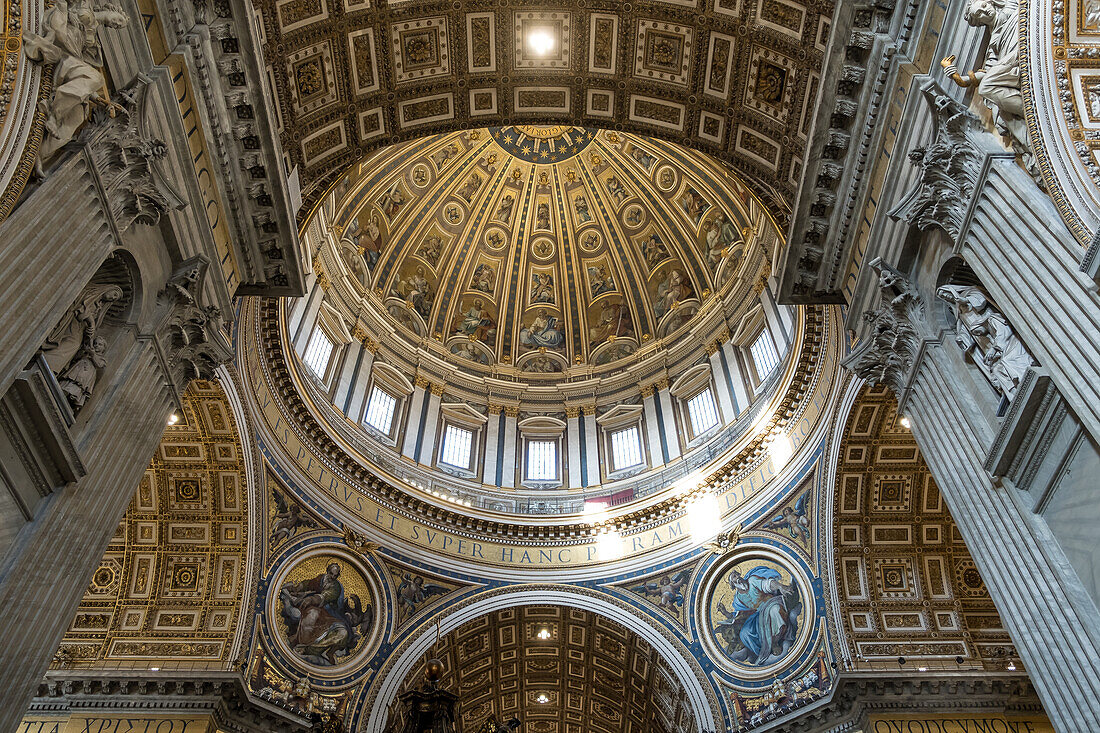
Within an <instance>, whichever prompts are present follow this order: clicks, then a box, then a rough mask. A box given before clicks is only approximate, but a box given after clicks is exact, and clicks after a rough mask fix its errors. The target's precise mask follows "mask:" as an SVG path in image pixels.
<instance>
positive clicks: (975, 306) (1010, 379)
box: [936, 285, 1035, 400]
mask: <svg viewBox="0 0 1100 733" xmlns="http://www.w3.org/2000/svg"><path fill="white" fill-rule="evenodd" d="M936 294H937V295H939V297H940V298H942V299H943V300H945V301H947V303H948V304H949V305H950V306H951V310H952V311H953V312H954V314H955V322H956V325H955V341H956V342H958V344H959V346H960V347H961V348H962V349H963V350H964V351H970V350H971V349H973V350H974V352H975V356H976V357H977V359H976V361H978V362H979V365H980V366H981V367H982V368H983V371H985V372H986V374H987V376H988V377H989V379H990V381H991V382H993V386H994V387H995V388H996V389H997V391H998V392H1000V393H1001V394H1003V395H1004V396H1005V397H1006V398H1007V399H1008V400H1012V398H1013V397H1015V396H1016V390H1017V389H1018V388H1019V386H1020V381H1021V380H1022V379H1023V378H1024V374H1025V373H1026V372H1027V370H1028V368H1029V367H1030V366H1031V365H1032V364H1034V363H1035V360H1034V359H1033V358H1032V357H1031V354H1030V353H1029V352H1028V350H1027V347H1025V346H1024V343H1023V342H1022V341H1021V340H1020V338H1019V337H1018V336H1017V335H1016V333H1015V331H1013V330H1012V326H1010V325H1009V323H1008V319H1006V318H1005V317H1004V316H1003V315H1001V313H1000V311H998V310H997V309H996V308H994V307H993V305H992V304H991V303H990V302H989V298H988V297H987V296H986V294H985V292H983V291H982V289H981V288H979V287H976V286H973V285H944V286H942V287H941V288H940V289H939V290H937V291H936Z"/></svg>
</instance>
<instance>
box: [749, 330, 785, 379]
mask: <svg viewBox="0 0 1100 733" xmlns="http://www.w3.org/2000/svg"><path fill="white" fill-rule="evenodd" d="M749 352H750V353H751V354H752V361H753V363H754V364H755V365H756V374H757V376H759V377H760V381H764V379H766V378H767V376H768V375H769V374H771V373H772V370H773V369H775V368H776V367H777V366H778V365H779V352H778V351H776V350H775V342H774V341H772V337H771V336H770V335H769V334H768V332H767V330H766V329H765V330H763V331H761V332H760V335H759V336H757V337H756V341H753V342H752V346H751V347H750V348H749Z"/></svg>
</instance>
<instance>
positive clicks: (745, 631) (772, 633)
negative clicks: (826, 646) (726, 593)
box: [714, 565, 802, 666]
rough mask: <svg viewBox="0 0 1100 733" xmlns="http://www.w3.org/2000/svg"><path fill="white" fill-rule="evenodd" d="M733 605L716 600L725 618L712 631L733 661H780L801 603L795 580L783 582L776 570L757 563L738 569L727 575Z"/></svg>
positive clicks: (759, 663) (792, 636) (793, 634)
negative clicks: (753, 565)
mask: <svg viewBox="0 0 1100 733" xmlns="http://www.w3.org/2000/svg"><path fill="white" fill-rule="evenodd" d="M727 581H728V582H729V585H730V588H732V589H733V592H734V596H733V608H732V609H727V608H726V605H725V603H723V602H721V601H720V602H719V603H718V612H719V613H720V614H722V615H723V616H725V619H724V620H721V621H718V622H717V623H716V624H715V628H714V633H715V635H716V636H717V637H718V639H719V641H720V642H721V643H722V644H723V645H724V647H725V651H726V654H727V655H728V656H729V658H730V659H732V660H733V661H735V662H743V663H745V664H749V665H754V666H767V665H769V664H772V663H774V662H777V661H779V660H780V659H781V658H782V657H783V655H784V654H786V653H787V651H788V650H789V649H790V648H791V645H792V644H794V641H795V637H796V636H797V635H798V622H799V616H800V614H801V613H802V603H801V601H800V600H799V594H798V589H797V588H796V587H795V585H794V583H791V584H790V585H787V584H784V583H783V581H782V577H781V576H780V574H779V571H778V570H776V569H774V568H770V567H767V566H766V565H758V566H756V567H754V568H752V569H751V570H749V571H748V572H747V573H745V574H744V575H741V573H740V572H739V571H738V570H737V569H733V570H731V571H730V574H729V577H728V578H727Z"/></svg>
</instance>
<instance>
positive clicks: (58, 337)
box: [42, 283, 122, 376]
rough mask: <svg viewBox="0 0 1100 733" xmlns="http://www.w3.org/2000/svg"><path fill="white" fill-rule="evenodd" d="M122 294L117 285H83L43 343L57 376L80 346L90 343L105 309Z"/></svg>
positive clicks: (100, 323) (43, 351)
mask: <svg viewBox="0 0 1100 733" xmlns="http://www.w3.org/2000/svg"><path fill="white" fill-rule="evenodd" d="M121 298H122V288H120V287H119V286H118V285H113V284H96V283H92V284H89V285H88V286H87V287H85V288H84V292H82V293H81V294H80V297H79V298H78V299H77V301H76V303H74V304H73V305H72V307H71V308H69V310H68V312H66V313H65V316H64V317H63V318H62V319H61V322H60V323H58V324H57V326H56V327H55V328H54V330H53V331H52V332H51V333H50V335H49V336H47V337H46V342H45V343H44V344H43V345H42V355H43V357H45V359H46V364H48V365H49V367H50V371H52V372H53V373H54V374H57V375H59V376H60V375H61V373H62V372H63V371H65V369H66V367H68V366H69V364H70V363H71V362H72V361H73V359H74V358H75V357H76V355H77V354H78V353H80V351H81V349H82V347H90V346H91V345H92V343H93V342H94V340H95V338H96V334H97V333H98V332H99V329H100V328H101V327H102V326H103V319H104V318H106V316H107V311H109V310H110V308H111V306H113V305H114V304H115V303H116V302H117V301H119V300H121ZM93 351H94V350H93Z"/></svg>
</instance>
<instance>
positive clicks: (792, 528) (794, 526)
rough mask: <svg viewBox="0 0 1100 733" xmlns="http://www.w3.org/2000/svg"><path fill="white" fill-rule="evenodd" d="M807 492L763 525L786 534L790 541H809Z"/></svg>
mask: <svg viewBox="0 0 1100 733" xmlns="http://www.w3.org/2000/svg"><path fill="white" fill-rule="evenodd" d="M809 495H810V494H809V492H806V493H804V494H803V495H802V496H800V497H798V501H796V502H795V503H794V506H793V507H791V506H785V507H783V510H782V511H781V512H779V514H777V515H775V516H774V517H772V518H771V521H769V522H768V523H767V525H765V526H766V527H767V528H768V529H770V530H773V531H775V532H784V531H785V532H786V533H787V534H789V535H790V537H791V539H792V540H798V541H800V542H809V541H810V517H809V514H808V512H807V511H806V510H807V504H806V497H808V496H809Z"/></svg>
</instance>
